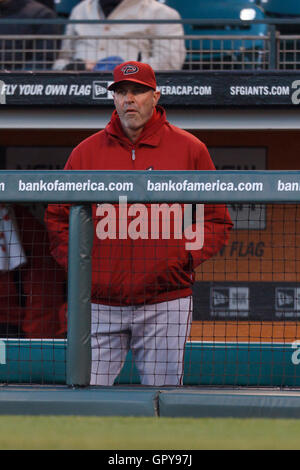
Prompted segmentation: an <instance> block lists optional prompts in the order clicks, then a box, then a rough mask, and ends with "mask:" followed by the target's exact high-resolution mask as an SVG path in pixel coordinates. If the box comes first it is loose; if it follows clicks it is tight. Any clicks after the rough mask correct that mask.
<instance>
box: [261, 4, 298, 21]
mask: <svg viewBox="0 0 300 470" xmlns="http://www.w3.org/2000/svg"><path fill="white" fill-rule="evenodd" d="M261 6H262V7H263V9H264V11H265V12H266V13H267V14H272V15H276V16H278V17H282V18H285V17H287V16H290V17H295V16H300V2H299V0H261Z"/></svg>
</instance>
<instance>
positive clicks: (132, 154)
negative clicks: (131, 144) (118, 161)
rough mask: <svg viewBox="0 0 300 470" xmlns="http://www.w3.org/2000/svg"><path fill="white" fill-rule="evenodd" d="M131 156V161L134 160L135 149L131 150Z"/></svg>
mask: <svg viewBox="0 0 300 470" xmlns="http://www.w3.org/2000/svg"><path fill="white" fill-rule="evenodd" d="M131 158H132V160H133V161H134V160H135V149H132V150H131Z"/></svg>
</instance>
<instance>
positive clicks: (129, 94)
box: [125, 90, 134, 101]
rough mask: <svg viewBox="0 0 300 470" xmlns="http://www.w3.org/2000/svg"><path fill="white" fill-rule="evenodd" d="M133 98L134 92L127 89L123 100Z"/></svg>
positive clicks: (131, 99)
mask: <svg viewBox="0 0 300 470" xmlns="http://www.w3.org/2000/svg"><path fill="white" fill-rule="evenodd" d="M133 100H134V94H133V92H132V91H130V90H127V92H126V93H125V101H133Z"/></svg>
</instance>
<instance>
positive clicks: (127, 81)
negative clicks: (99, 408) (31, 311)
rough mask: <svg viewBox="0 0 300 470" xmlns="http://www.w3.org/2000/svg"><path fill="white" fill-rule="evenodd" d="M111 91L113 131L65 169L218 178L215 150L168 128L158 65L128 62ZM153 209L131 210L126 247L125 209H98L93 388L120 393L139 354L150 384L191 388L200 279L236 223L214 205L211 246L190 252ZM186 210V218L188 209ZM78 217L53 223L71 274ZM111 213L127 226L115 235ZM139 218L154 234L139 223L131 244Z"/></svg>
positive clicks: (62, 214)
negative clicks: (117, 383) (71, 236)
mask: <svg viewBox="0 0 300 470" xmlns="http://www.w3.org/2000/svg"><path fill="white" fill-rule="evenodd" d="M109 88H110V89H111V90H113V93H114V104H115V108H116V109H115V111H114V112H113V114H112V117H111V120H110V122H109V123H108V125H107V126H106V127H105V129H104V130H102V131H100V132H97V133H96V134H94V135H92V136H90V137H89V138H87V139H85V140H84V141H83V142H81V143H80V144H79V145H78V146H77V147H76V148H75V149H74V150H73V152H72V154H71V156H70V158H69V159H68V162H67V164H66V166H65V169H68V170H214V169H215V168H214V165H213V163H212V161H211V158H210V156H209V153H208V150H207V148H206V146H205V145H204V144H203V143H202V142H201V141H199V140H198V139H197V138H196V137H194V136H193V135H191V134H189V133H188V132H186V131H183V130H181V129H179V128H177V127H175V126H173V125H171V124H170V123H169V122H168V121H167V120H166V114H165V111H164V109H163V108H162V107H161V106H159V105H158V100H159V97H160V93H159V91H158V90H157V89H156V78H155V74H154V72H153V70H152V68H151V67H150V66H149V65H147V64H144V63H140V62H126V63H123V64H121V65H119V66H117V67H116V68H115V70H114V82H113V83H112V84H111V85H110V87H109ZM165 206H167V207H170V205H164V208H165ZM152 207H153V204H148V205H146V206H144V207H141V205H140V204H139V205H131V206H129V207H128V218H127V219H126V220H127V222H126V223H127V224H128V233H127V236H126V237H124V227H121V223H122V222H121V221H122V218H120V212H118V211H121V208H118V207H117V206H112V208H113V209H114V210H111V211H110V207H109V205H107V204H103V205H102V204H98V205H96V204H95V205H94V206H93V219H94V224H95V237H94V246H93V253H92V332H91V335H92V338H91V340H92V374H91V384H98V385H112V384H113V383H114V380H115V378H116V377H117V375H118V374H119V372H120V370H121V368H122V365H123V363H124V361H125V358H126V355H127V352H128V350H129V349H131V351H132V353H133V357H134V359H135V364H136V366H137V369H138V371H139V374H140V378H141V383H142V384H144V385H154V386H162V385H181V383H182V376H183V359H184V348H185V342H186V339H187V337H188V335H189V333H190V325H191V309H192V284H193V281H194V269H195V268H196V267H197V266H198V265H200V264H201V263H202V262H203V261H205V260H207V259H209V258H211V257H212V256H213V255H214V254H215V253H217V252H218V251H219V250H220V248H221V247H222V246H223V245H224V244H225V243H227V240H228V238H229V232H230V230H231V228H232V222H231V220H230V217H229V214H228V211H227V209H226V207H225V206H224V205H216V206H213V205H209V204H207V205H205V208H204V243H202V244H200V245H199V244H198V245H197V244H195V248H196V249H193V248H192V249H191V248H190V249H187V246H192V245H187V243H186V242H187V237H184V236H182V237H181V238H180V237H178V233H177V236H176V233H174V232H175V230H172V229H174V228H175V226H176V214H175V216H174V218H173V219H172V220H173V226H172V229H171V230H170V231H169V232H170V233H169V234H168V237H166V236H165V233H164V234H163V233H162V229H161V228H159V227H161V226H160V224H159V223H157V220H156V216H155V217H154V216H153V214H152V211H151V209H152ZM202 207H203V206H202ZM177 208H178V212H177V215H178V214H180V210H179V209H180V208H181V205H178V207H177ZM68 212H69V207H68V206H67V205H63V206H59V205H49V207H48V211H47V217H46V223H47V225H48V230H49V233H50V242H51V249H52V254H53V256H54V257H55V259H56V260H57V261H58V262H59V263H60V264H61V265H63V266H65V268H66V267H67V249H68ZM109 212H111V214H113V215H115V216H116V221H119V225H118V223H116V225H114V224H112V225H110V223H109V219H108V213H109ZM136 212H140V213H143V217H144V218H143V217H141V218H140V219H139V223H140V225H141V224H142V222H141V221H142V220H143V221H144V227H143V229H141V228H140V229H139V231H138V230H137V225H138V223H136V226H135V228H136V231H135V235H134V236H132V237H130V230H129V225H130V224H131V223H132V221H133V220H134V219H133V218H132V217H133V216H134V215H136ZM149 212H151V214H150V215H149ZM162 212H163V211H162ZM160 215H161V214H160ZM163 215H164V214H162V216H163ZM169 215H170V213H169ZM169 219H171V217H170V218H169ZM161 222H162V221H161ZM196 223H197V222H196ZM150 224H153V225H155V224H156V226H157V227H158V231H156V232H155V231H154V232H152V235H153V236H152V237H147V236H146V235H147V234H146V233H145V232H146V229H145V227H148V226H150ZM194 225H195V222H194ZM177 228H178V224H177ZM121 232H122V233H121ZM195 233H196V232H195Z"/></svg>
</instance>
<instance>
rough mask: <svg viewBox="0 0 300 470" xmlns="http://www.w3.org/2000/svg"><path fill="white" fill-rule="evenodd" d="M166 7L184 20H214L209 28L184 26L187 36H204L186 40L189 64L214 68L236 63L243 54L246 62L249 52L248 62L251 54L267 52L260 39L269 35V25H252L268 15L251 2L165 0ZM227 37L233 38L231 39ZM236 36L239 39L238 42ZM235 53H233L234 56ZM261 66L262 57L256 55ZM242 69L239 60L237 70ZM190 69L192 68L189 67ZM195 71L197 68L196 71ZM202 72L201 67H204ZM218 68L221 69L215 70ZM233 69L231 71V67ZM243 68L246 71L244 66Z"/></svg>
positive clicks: (208, 25)
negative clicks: (253, 37)
mask: <svg viewBox="0 0 300 470" xmlns="http://www.w3.org/2000/svg"><path fill="white" fill-rule="evenodd" d="M165 4H166V5H168V6H170V7H172V8H175V9H176V10H177V11H178V12H179V13H180V15H181V17H182V18H183V19H203V20H204V19H205V20H211V22H209V24H202V25H200V24H198V25H196V24H194V25H193V24H185V25H184V32H185V35H187V36H194V37H195V35H199V36H205V38H203V39H201V38H199V39H195V38H193V39H188V38H187V40H186V47H187V50H188V51H189V52H188V55H187V62H188V64H191V63H192V64H196V63H197V62H198V63H199V62H201V61H202V62H203V61H204V62H209V68H211V61H213V62H214V63H216V62H217V60H218V59H220V60H222V61H224V60H228V61H230V60H231V59H232V60H236V59H238V56H240V55H241V53H242V54H243V59H242V60H245V61H247V55H246V53H245V52H246V51H248V52H249V54H248V59H249V57H250V54H251V52H250V51H252V59H251V60H250V62H252V65H253V53H254V51H263V50H264V41H263V39H262V38H261V36H263V35H267V33H268V26H267V25H266V24H258V23H251V20H253V19H264V18H265V15H264V13H263V10H262V9H261V8H260V7H259V6H257V5H256V4H255V3H253V2H251V3H250V2H249V0H247V1H245V0H240V1H238V0H228V1H227V0H223V1H219V0H216V1H210V2H207V1H204V0H203V1H197V2H194V1H193V0H185V1H182V0H166V1H165ZM221 19H223V20H244V22H240V23H237V24H234V25H229V24H224V25H222V24H217V23H214V21H215V20H221ZM210 36H213V37H210ZM225 36H232V38H230V39H228V38H226V37H225ZM235 36H236V38H235ZM242 36H255V37H256V38H255V39H243V38H242ZM231 51H232V52H231ZM256 56H257V60H258V64H257V65H258V66H259V62H260V60H261V54H256ZM238 64H240V65H241V61H240V59H238V60H236V67H234V68H239V65H238ZM188 68H190V67H189V66H188ZM193 68H195V67H193ZM201 68H202V67H201ZM216 68H218V67H216ZM231 68H232V67H231ZM242 68H245V67H244V66H243V67H242Z"/></svg>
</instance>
